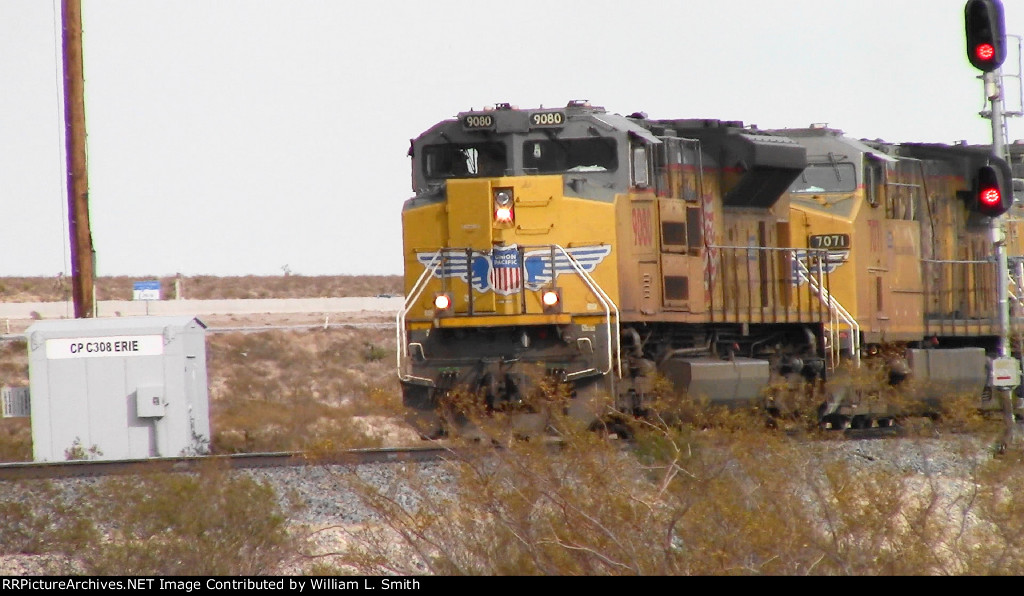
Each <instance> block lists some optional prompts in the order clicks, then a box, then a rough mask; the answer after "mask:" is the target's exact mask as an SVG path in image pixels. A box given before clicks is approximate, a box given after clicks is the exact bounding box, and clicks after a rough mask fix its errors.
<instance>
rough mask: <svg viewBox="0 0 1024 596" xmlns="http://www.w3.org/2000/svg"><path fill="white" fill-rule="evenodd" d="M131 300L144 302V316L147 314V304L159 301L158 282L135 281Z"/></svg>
mask: <svg viewBox="0 0 1024 596" xmlns="http://www.w3.org/2000/svg"><path fill="white" fill-rule="evenodd" d="M132 300H145V301H146V314H147V315H148V314H149V302H150V301H151V300H160V280H153V281H137V282H135V283H134V284H133V286H132Z"/></svg>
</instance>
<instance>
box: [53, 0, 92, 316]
mask: <svg viewBox="0 0 1024 596" xmlns="http://www.w3.org/2000/svg"><path fill="white" fill-rule="evenodd" d="M61 23H62V25H63V31H64V139H65V150H66V151H67V174H68V176H67V188H68V222H69V224H70V225H69V228H70V233H71V280H72V297H73V299H74V303H75V318H76V319H82V318H88V317H92V316H93V314H94V312H95V309H94V305H93V280H94V279H95V277H96V271H95V268H94V265H93V261H94V258H95V255H94V253H93V247H92V231H91V230H90V229H89V176H88V168H87V164H86V151H85V74H84V70H85V69H84V66H83V60H82V3H81V0H62V11H61Z"/></svg>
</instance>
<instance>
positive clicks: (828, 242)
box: [807, 234, 850, 249]
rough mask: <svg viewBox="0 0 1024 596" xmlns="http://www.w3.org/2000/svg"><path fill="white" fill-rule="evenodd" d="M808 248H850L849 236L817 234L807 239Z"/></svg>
mask: <svg viewBox="0 0 1024 596" xmlns="http://www.w3.org/2000/svg"><path fill="white" fill-rule="evenodd" d="M807 246H808V248H837V249H847V248H850V235H849V234H817V235H814V236H810V237H808V238H807Z"/></svg>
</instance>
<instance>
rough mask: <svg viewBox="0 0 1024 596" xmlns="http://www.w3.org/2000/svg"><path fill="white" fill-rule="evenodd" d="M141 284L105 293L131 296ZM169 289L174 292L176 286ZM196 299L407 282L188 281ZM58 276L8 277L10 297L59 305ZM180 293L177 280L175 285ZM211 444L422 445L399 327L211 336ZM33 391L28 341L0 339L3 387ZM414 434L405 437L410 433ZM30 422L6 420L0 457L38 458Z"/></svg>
mask: <svg viewBox="0 0 1024 596" xmlns="http://www.w3.org/2000/svg"><path fill="white" fill-rule="evenodd" d="M133 279H135V278H101V279H100V280H99V281H98V282H97V287H98V288H99V287H106V288H107V291H110V288H120V289H118V290H117V292H118V293H122V294H123V293H127V296H118V297H129V298H130V295H131V283H132V280H133ZM164 281H165V286H166V280H164ZM184 283H185V287H186V288H189V289H192V290H194V291H195V293H194V294H192V295H191V296H189V297H193V298H210V299H216V298H245V297H274V298H288V297H317V296H326V295H331V296H365V295H376V294H378V293H392V292H395V293H397V292H400V284H401V280H400V278H399V277H398V276H393V277H374V276H336V277H303V276H295V275H289V276H286V277H276V278H273V277H238V278H215V277H195V278H185V280H184ZM54 286H55V284H54V280H52V279H44V278H0V298H2V299H4V300H8V299H14V298H17V299H19V300H52V299H57V298H56V296H57V295H58V294H53V293H50V294H48V293H47V292H58V291H59V288H56V287H54ZM171 287H173V282H172V284H171ZM206 356H207V377H208V386H209V397H210V425H211V429H212V432H213V437H212V441H211V448H212V449H213V450H214V451H215V452H218V453H238V452H256V451H290V450H318V451H330V450H334V449H341V448H348V447H375V446H380V445H382V444H384V443H385V442H387V443H389V444H394V443H395V442H396V441H397V442H399V443H401V442H413V441H418V439H417V438H416V436H415V434H414V433H413V432H412V431H411V429H408V428H405V427H403V425H401V423H400V422H399V420H400V418H401V410H400V407H401V395H400V392H399V387H398V382H397V378H396V376H395V373H394V362H395V336H394V332H393V331H392V330H391V329H390V328H382V329H374V328H348V327H337V326H331V327H330V328H327V329H324V328H323V327H310V328H309V329H308V330H305V329H296V330H281V329H267V330H262V331H259V332H252V333H243V332H225V333H208V334H207V354H206ZM2 385H8V386H15V387H25V386H28V385H29V375H28V351H27V346H26V344H25V341H24V340H20V339H14V340H7V341H2V342H0V386H2ZM403 431H404V432H403ZM31 441H32V437H31V427H30V425H29V421H28V420H27V419H0V461H27V460H31V458H32V443H31Z"/></svg>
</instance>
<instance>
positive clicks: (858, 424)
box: [850, 414, 871, 430]
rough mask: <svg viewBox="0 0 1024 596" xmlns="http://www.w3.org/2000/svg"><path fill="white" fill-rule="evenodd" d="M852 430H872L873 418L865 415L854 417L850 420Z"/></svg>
mask: <svg viewBox="0 0 1024 596" xmlns="http://www.w3.org/2000/svg"><path fill="white" fill-rule="evenodd" d="M850 428H854V429H857V430H863V429H865V428H871V417H869V416H865V415H863V414H860V415H857V416H854V417H853V418H852V419H851V420H850Z"/></svg>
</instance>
